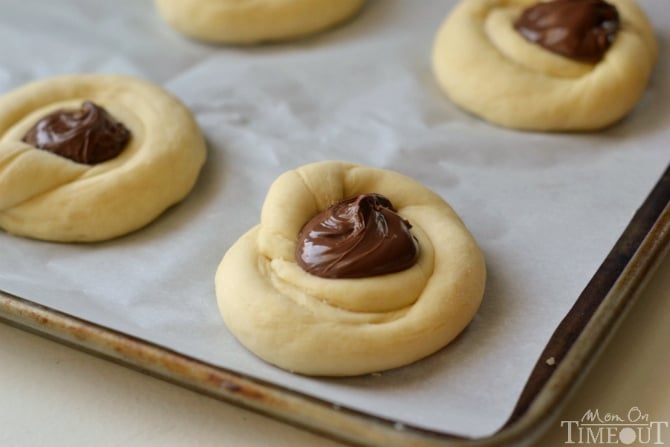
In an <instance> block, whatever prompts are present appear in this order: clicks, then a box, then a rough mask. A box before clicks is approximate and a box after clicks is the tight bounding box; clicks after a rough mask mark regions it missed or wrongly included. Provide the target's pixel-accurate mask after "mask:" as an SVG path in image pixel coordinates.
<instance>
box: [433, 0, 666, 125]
mask: <svg viewBox="0 0 670 447" xmlns="http://www.w3.org/2000/svg"><path fill="white" fill-rule="evenodd" d="M607 2H608V3H610V4H612V5H614V6H615V7H616V9H617V11H618V15H619V19H620V26H619V29H618V31H617V32H616V34H615V36H614V40H613V42H612V44H611V46H610V47H609V49H607V51H606V52H605V54H604V57H603V58H602V59H601V60H600V61H598V62H595V63H589V62H581V61H577V60H573V59H571V58H568V57H565V56H562V55H559V54H557V53H554V52H552V51H549V50H547V49H545V48H544V47H542V46H540V45H537V44H535V43H532V42H530V41H529V40H527V39H526V38H524V37H523V36H522V35H521V34H520V33H519V32H518V31H517V30H516V29H515V27H514V24H515V22H516V20H517V19H518V18H519V17H520V15H521V14H522V12H523V11H524V9H526V8H528V7H530V6H533V5H535V4H537V3H538V2H537V1H536V0H463V1H461V3H459V4H458V5H457V6H456V7H455V8H454V10H453V11H452V12H451V14H450V15H449V16H448V17H447V19H446V20H445V22H444V23H443V24H442V26H441V28H440V30H439V32H438V33H437V36H436V39H435V44H434V47H433V70H434V73H435V76H436V78H437V80H438V83H439V84H440V86H441V87H442V89H443V90H444V91H445V92H446V93H447V94H448V96H449V97H450V98H451V99H452V100H453V101H454V102H455V103H456V104H458V105H459V106H461V107H462V108H464V109H465V110H467V111H469V112H471V113H473V114H475V115H478V116H480V117H482V118H484V119H486V120H488V121H490V122H492V123H496V124H499V125H502V126H507V127H511V128H518V129H525V130H538V131H570V130H592V129H599V128H602V127H605V126H607V125H609V124H612V123H614V122H616V121H617V120H619V119H620V118H622V117H623V116H624V115H626V114H627V113H628V112H629V111H630V110H631V109H632V108H633V107H634V106H635V104H636V103H637V101H638V99H639V98H640V96H641V95H642V93H643V92H644V90H645V88H646V85H647V82H648V80H649V77H650V75H651V73H652V69H653V67H654V64H655V61H656V53H657V47H656V40H655V38H654V33H653V29H652V27H651V25H650V23H649V21H648V19H647V17H646V16H645V14H644V12H643V11H642V10H641V9H640V8H639V7H638V5H637V4H636V3H635V2H634V1H633V0H607ZM556 31H561V30H560V29H559V30H556Z"/></svg>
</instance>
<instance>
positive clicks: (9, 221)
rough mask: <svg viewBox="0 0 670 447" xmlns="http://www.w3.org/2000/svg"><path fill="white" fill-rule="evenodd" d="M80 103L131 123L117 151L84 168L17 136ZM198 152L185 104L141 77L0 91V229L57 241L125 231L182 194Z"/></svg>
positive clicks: (63, 80) (196, 167) (79, 79)
mask: <svg viewBox="0 0 670 447" xmlns="http://www.w3.org/2000/svg"><path fill="white" fill-rule="evenodd" d="M85 100H91V101H93V102H95V103H97V104H99V105H101V106H102V107H104V108H105V109H107V111H109V113H110V114H111V115H112V116H113V117H114V118H115V119H116V120H117V121H120V122H121V123H123V124H124V125H125V126H126V128H128V129H129V130H130V132H131V134H132V136H131V140H130V142H129V143H128V145H127V146H126V148H125V149H124V150H123V152H122V153H121V154H120V155H119V156H118V157H116V158H113V159H111V160H109V161H106V162H104V163H100V164H97V165H93V166H89V165H85V164H79V163H76V162H74V161H71V160H69V159H67V158H64V157H61V156H58V155H55V154H52V153H51V152H48V151H45V150H40V149H37V148H34V147H32V146H30V145H28V144H26V143H23V142H21V139H22V138H23V137H24V135H25V134H26V132H27V131H28V130H29V129H30V128H31V127H32V126H33V125H34V124H35V123H36V122H37V121H39V120H40V119H41V118H43V117H44V116H45V115H48V114H49V113H51V112H53V111H56V110H60V109H66V110H67V109H72V110H74V109H79V108H80V107H81V104H82V102H83V101H85ZM205 152H206V148H205V142H204V139H203V137H202V134H201V132H200V128H199V127H198V125H197V124H196V122H195V121H194V119H193V116H192V115H191V113H190V111H189V110H188V109H187V108H186V107H185V106H184V105H182V104H181V103H180V102H179V100H177V99H176V98H175V97H173V96H172V95H171V94H169V93H168V92H166V91H165V90H163V89H161V88H160V87H158V86H157V85H155V84H152V83H150V82H147V81H143V80H139V79H135V78H131V77H127V76H113V75H69V76H62V77H57V78H51V79H46V80H42V81H37V82H34V83H31V84H27V85H25V86H23V87H21V88H19V89H17V90H14V91H13V92H10V93H8V94H6V95H4V96H2V97H0V228H2V229H4V230H6V231H8V232H10V233H14V234H17V235H20V236H26V237H30V238H36V239H44V240H50V241H60V242H88V241H99V240H104V239H110V238H113V237H116V236H120V235H122V234H125V233H128V232H131V231H133V230H136V229H138V228H140V227H142V226H144V225H146V224H147V223H149V222H151V221H152V220H153V219H155V218H156V217H157V216H158V215H159V214H161V213H162V212H163V211H164V210H165V209H166V208H167V207H169V206H170V205H172V204H174V203H176V202H178V201H179V200H181V199H182V198H183V197H184V196H186V194H187V193H188V192H189V191H190V190H191V188H192V187H193V185H194V183H195V181H196V179H197V177H198V173H199V171H200V168H201V166H202V164H203V162H204V160H205Z"/></svg>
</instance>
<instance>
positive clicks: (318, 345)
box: [216, 161, 486, 376]
mask: <svg viewBox="0 0 670 447" xmlns="http://www.w3.org/2000/svg"><path fill="white" fill-rule="evenodd" d="M370 192H375V193H380V194H383V195H384V196H386V197H388V198H389V199H390V200H391V202H392V203H393V205H394V207H395V209H396V210H397V211H398V213H399V214H400V215H401V216H402V217H403V218H405V219H407V220H409V222H410V223H411V224H412V233H413V234H414V235H415V236H416V238H417V239H418V241H419V245H420V255H419V259H418V262H417V264H415V265H414V266H413V267H411V268H409V269H407V270H404V271H401V272H398V273H391V274H387V275H381V276H374V277H368V278H359V279H325V278H320V277H317V276H313V275H310V274H308V273H306V272H305V271H303V270H302V269H301V268H300V267H299V266H298V265H297V264H296V263H295V258H294V251H295V246H296V242H297V241H296V240H297V235H298V232H299V231H300V229H301V227H302V226H303V224H304V223H305V222H306V221H307V220H308V219H309V218H311V217H312V216H314V215H315V214H317V213H318V212H320V211H322V210H324V209H326V208H327V207H328V206H330V205H331V204H332V203H334V202H336V201H338V200H341V199H344V198H348V197H352V196H355V195H357V194H360V193H370ZM485 276H486V273H485V267H484V260H483V256H482V254H481V252H480V250H479V248H478V246H477V244H476V242H475V240H474V239H473V238H472V236H471V235H470V233H469V232H468V230H467V229H466V228H465V226H464V225H463V223H462V222H461V220H460V219H459V218H458V216H457V215H456V214H455V213H454V211H453V210H452V209H451V208H450V207H449V205H447V204H446V203H445V202H444V201H443V200H442V199H441V198H440V197H439V196H437V195H436V194H435V193H433V192H431V191H430V190H428V189H427V188H425V187H424V186H422V185H420V184H419V183H417V182H415V181H414V180H412V179H410V178H408V177H405V176H403V175H401V174H398V173H395V172H391V171H387V170H382V169H374V168H368V167H363V166H357V165H353V164H349V163H344V162H332V161H326V162H320V163H315V164H310V165H306V166H303V167H301V168H298V169H296V170H293V171H288V172H286V173H285V174H283V175H282V176H280V177H279V178H278V179H277V180H276V181H275V182H274V183H273V185H272V186H271V188H270V190H269V191H268V194H267V197H266V199H265V202H264V204H263V210H262V213H261V223H260V225H258V226H256V227H254V228H252V229H251V230H250V231H249V232H247V233H246V234H245V235H243V236H242V237H241V238H240V239H239V240H238V241H237V242H236V243H235V244H234V245H233V246H232V247H231V248H230V249H229V250H228V252H227V253H226V255H225V256H224V258H223V260H222V261H221V264H220V265H219V268H218V270H217V273H216V294H217V299H218V304H219V309H220V311H221V314H222V316H223V319H224V321H225V323H226V325H227V326H228V328H229V329H230V331H231V332H232V333H233V334H234V335H235V336H236V337H237V338H238V340H239V341H240V342H241V343H242V344H243V345H245V346H246V347H247V348H248V349H249V350H251V351H252V352H254V353H255V354H257V355H258V356H259V357H261V358H263V359H265V360H266V361H268V362H269V363H272V364H274V365H277V366H279V367H281V368H284V369H287V370H290V371H294V372H297V373H302V374H308V375H328V376H346V375H357V374H364V373H369V372H375V371H381V370H385V369H389V368H394V367H398V366H401V365H405V364H409V363H411V362H414V361H416V360H418V359H421V358H423V357H425V356H427V355H429V354H431V353H433V352H435V351H437V350H438V349H440V348H442V347H443V346H445V345H446V344H447V343H449V342H450V341H451V340H452V339H453V338H454V337H456V335H458V334H459V333H460V332H461V331H462V330H463V329H464V328H465V327H466V326H467V325H468V323H469V322H470V320H471V319H472V318H473V316H474V314H475V312H476V311H477V309H478V307H479V304H480V302H481V299H482V295H483V292H484V283H485Z"/></svg>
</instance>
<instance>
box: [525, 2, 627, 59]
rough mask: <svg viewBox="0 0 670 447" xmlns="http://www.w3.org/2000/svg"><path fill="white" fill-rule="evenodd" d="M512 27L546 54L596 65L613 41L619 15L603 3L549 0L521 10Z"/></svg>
mask: <svg viewBox="0 0 670 447" xmlns="http://www.w3.org/2000/svg"><path fill="white" fill-rule="evenodd" d="M514 27H515V28H516V30H517V31H519V32H520V33H521V35H523V36H524V37H525V38H526V39H527V40H529V41H531V42H533V43H536V44H538V45H540V46H542V47H544V48H546V49H547V50H549V51H552V52H554V53H557V54H560V55H562V56H565V57H568V58H570V59H575V60H578V61H581V62H590V63H595V62H598V61H599V60H600V59H602V57H603V55H604V54H605V52H606V51H607V49H608V48H609V47H610V45H611V44H612V42H613V41H614V38H615V36H616V33H617V31H618V29H619V13H618V12H617V9H616V7H614V5H611V4H609V3H607V2H605V1H603V0H552V1H548V2H539V3H537V4H535V5H534V6H531V7H529V8H527V9H526V10H524V11H523V13H522V14H521V16H520V17H519V19H518V20H517V21H516V22H515V23H514Z"/></svg>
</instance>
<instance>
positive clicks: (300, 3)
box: [156, 0, 365, 44]
mask: <svg viewBox="0 0 670 447" xmlns="http://www.w3.org/2000/svg"><path fill="white" fill-rule="evenodd" d="M364 3H365V0H336V1H333V0H246V1H239V0H189V1H185V0H156V7H157V9H158V12H159V14H160V15H161V16H162V17H163V19H164V20H165V21H166V22H167V23H168V24H170V25H171V26H172V27H173V28H175V29H176V30H178V31H179V32H181V33H183V34H185V35H187V36H190V37H193V38H195V39H198V40H203V41H207V42H213V43H231V44H250V43H258V42H269V41H279V40H288V39H294V38H299V37H303V36H306V35H309V34H314V33H317V32H319V31H322V30H324V29H326V28H329V27H331V26H335V25H337V24H338V23H341V22H343V21H345V20H347V19H349V18H350V17H352V16H353V15H354V14H356V12H358V11H359V10H360V9H361V7H362V6H363V4H364Z"/></svg>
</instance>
